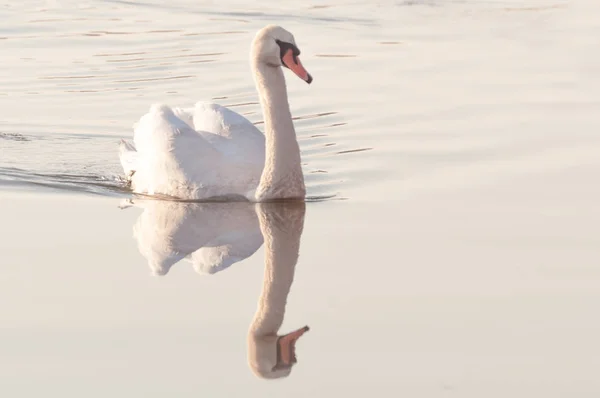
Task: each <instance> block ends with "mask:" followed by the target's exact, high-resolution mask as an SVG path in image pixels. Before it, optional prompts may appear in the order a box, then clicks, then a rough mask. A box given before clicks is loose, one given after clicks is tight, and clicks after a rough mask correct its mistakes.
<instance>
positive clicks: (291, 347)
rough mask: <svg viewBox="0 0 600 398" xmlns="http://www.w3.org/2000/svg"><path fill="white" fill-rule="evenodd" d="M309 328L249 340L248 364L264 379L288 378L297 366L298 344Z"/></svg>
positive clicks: (250, 336) (251, 335)
mask: <svg viewBox="0 0 600 398" xmlns="http://www.w3.org/2000/svg"><path fill="white" fill-rule="evenodd" d="M308 330H309V328H308V326H304V327H302V328H300V329H297V330H294V331H293V332H290V333H288V334H284V335H282V336H277V335H271V336H257V335H254V334H252V333H250V335H249V339H248V364H249V365H250V368H251V369H252V371H253V372H254V374H255V375H256V376H258V377H260V378H263V379H279V378H282V377H288V376H289V375H290V373H291V372H292V367H293V366H294V365H295V364H296V362H297V360H296V342H297V341H298V339H299V338H300V337H302V335H303V334H304V333H306V332H308Z"/></svg>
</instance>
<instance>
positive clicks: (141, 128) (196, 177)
mask: <svg viewBox="0 0 600 398" xmlns="http://www.w3.org/2000/svg"><path fill="white" fill-rule="evenodd" d="M133 139H134V146H135V149H136V151H137V156H136V169H135V174H134V175H133V177H132V185H133V188H134V190H135V191H137V192H145V193H149V194H166V195H171V196H177V197H191V196H193V195H194V194H193V192H194V191H197V190H200V189H203V190H204V191H205V193H206V196H213V195H215V194H218V192H212V191H211V189H212V190H213V191H214V190H215V189H218V188H219V186H220V183H221V181H220V178H221V176H223V175H228V173H227V170H226V169H225V168H224V166H226V165H227V164H226V163H224V162H223V155H222V154H221V153H220V152H219V151H218V150H216V149H215V148H213V146H212V145H211V144H210V143H209V142H208V141H207V140H206V139H204V138H203V136H202V135H201V134H200V133H199V132H197V131H195V130H194V129H193V128H191V127H190V126H189V125H188V124H187V123H186V122H185V121H184V120H182V119H180V118H179V117H178V116H177V115H176V113H175V112H174V111H173V110H172V109H171V108H169V107H168V106H164V105H154V106H152V107H151V108H150V111H149V112H148V113H147V114H145V115H144V116H142V117H141V119H140V121H139V122H138V123H137V125H136V126H135V131H134V137H133ZM221 184H222V185H225V181H223V182H222V183H221Z"/></svg>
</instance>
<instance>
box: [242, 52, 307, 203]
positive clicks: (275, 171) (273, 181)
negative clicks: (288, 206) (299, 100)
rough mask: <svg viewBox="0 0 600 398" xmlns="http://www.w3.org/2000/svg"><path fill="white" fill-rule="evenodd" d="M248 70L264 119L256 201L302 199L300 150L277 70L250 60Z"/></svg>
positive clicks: (304, 192) (277, 68)
mask: <svg viewBox="0 0 600 398" xmlns="http://www.w3.org/2000/svg"><path fill="white" fill-rule="evenodd" d="M252 69H253V71H254V79H255V83H256V88H257V90H258V94H259V97H260V104H261V107H262V111H263V115H264V120H265V140H266V148H265V149H266V154H265V166H264V169H263V173H262V175H261V178H260V183H259V185H258V188H257V190H256V194H255V197H256V200H257V201H264V200H269V199H282V198H304V196H305V194H306V189H305V186H304V176H303V174H302V163H301V159H300V147H299V146H298V141H297V139H296V131H295V130H294V123H293V121H292V114H291V112H290V106H289V103H288V96H287V89H286V85H285V78H284V76H283V71H282V70H281V68H280V67H272V66H268V65H266V64H264V63H262V62H260V61H258V60H253V62H252Z"/></svg>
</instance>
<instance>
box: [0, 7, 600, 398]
mask: <svg viewBox="0 0 600 398" xmlns="http://www.w3.org/2000/svg"><path fill="white" fill-rule="evenodd" d="M599 12H600V8H599V6H598V5H597V4H596V2H594V1H591V0H588V1H585V0H581V1H576V2H567V1H556V2H542V1H534V0H527V1H513V0H497V1H491V0H490V1H483V0H482V1H436V0H429V1H427V0H422V1H400V0H393V1H392V0H390V1H376V2H370V3H369V2H356V1H343V0H336V1H323V2H312V3H302V4H300V3H298V2H290V1H280V2H278V3H277V4H276V6H275V5H274V3H272V2H265V1H262V0H259V1H255V2H247V1H233V2H227V3H222V2H221V3H214V2H205V1H185V0H178V1H172V2H164V1H162V2H159V1H154V0H149V1H142V2H129V1H116V0H113V1H96V0H85V1H71V0H55V1H35V0H32V1H22V2H4V3H0V17H1V19H2V21H4V22H3V24H2V26H1V27H0V56H1V57H2V63H0V86H1V87H2V90H1V91H0V109H1V110H2V111H1V112H0V219H1V220H2V226H1V227H0V253H2V254H1V258H2V263H3V264H4V265H3V267H2V269H0V300H1V301H2V302H3V303H5V305H3V312H2V313H3V316H2V321H0V341H1V342H2V343H0V348H1V351H2V355H1V358H2V359H0V371H1V372H2V374H3V381H2V382H1V383H0V393H1V394H2V395H3V396H10V397H20V396H23V397H34V396H40V395H43V394H48V393H50V394H51V395H57V394H59V395H61V396H69V397H71V396H72V397H80V396H86V397H95V396H98V397H105V396H107V395H113V396H114V395H116V396H121V395H122V396H135V397H137V396H139V397H152V396H164V395H166V394H170V395H176V396H182V397H187V396H190V397H191V396H197V395H199V394H207V395H211V396H237V395H241V394H244V395H246V396H261V397H263V396H282V395H284V396H290V397H296V396H297V397H305V396H316V397H320V396H323V397H329V396H357V397H359V396H360V397H362V396H364V395H367V394H373V393H375V394H378V395H381V396H402V395H409V396H416V397H420V396H422V397H447V396H460V397H482V396H485V397H506V396H523V397H531V396H544V397H564V396H566V395H576V396H578V397H587V396H589V397H596V396H597V395H598V393H600V384H599V383H598V380H597V376H596V374H597V369H598V366H599V364H598V358H600V344H599V343H598V342H597V335H598V332H599V328H600V323H599V322H598V320H597V316H596V312H597V311H596V308H597V307H598V303H599V302H600V297H599V293H598V292H600V268H598V258H599V257H600V251H599V249H598V248H599V247H600V246H599V244H600V240H599V238H598V237H599V236H600V234H599V232H600V231H599V229H598V225H600V211H598V205H597V204H598V203H599V202H600V188H599V186H598V184H596V183H595V182H596V181H597V179H598V175H600V157H599V156H598V153H600V135H599V134H598V131H600V122H599V120H600V119H599V118H598V116H597V115H598V109H599V107H600V94H599V93H600V86H599V80H598V77H597V70H598V67H600V56H598V51H597V48H598V46H599V45H600V43H599V40H600V39H598V38H600V25H599V24H597V17H596V15H598V13H599ZM268 23H276V24H280V25H282V26H284V27H285V28H287V29H288V30H290V31H291V32H293V33H294V35H295V37H296V40H297V42H298V44H299V47H300V48H301V50H302V59H303V64H304V65H305V66H306V68H307V69H308V70H309V71H310V73H311V74H312V75H313V77H314V78H315V80H314V82H313V84H311V85H310V86H307V85H306V84H305V83H303V82H302V81H300V80H299V79H296V78H294V77H293V76H289V75H286V76H287V78H288V90H289V95H290V102H291V107H292V113H293V115H294V117H295V118H296V122H295V123H296V128H297V133H298V139H299V142H300V146H301V151H302V158H303V167H304V173H305V176H306V181H307V188H308V194H309V195H310V196H311V197H313V198H323V197H330V196H333V199H344V200H320V201H311V202H309V203H307V204H306V206H305V210H303V213H302V214H303V216H302V217H301V219H302V220H303V224H302V225H303V228H300V229H299V228H297V227H298V223H297V222H294V219H293V218H292V219H288V218H286V214H287V215H288V216H289V215H293V214H296V213H295V211H294V210H289V211H283V213H282V214H283V215H281V214H280V213H278V211H277V210H268V209H267V210H261V209H260V208H257V206H255V205H251V204H247V203H246V204H182V203H165V202H158V201H142V200H139V198H133V199H132V198H131V195H130V194H129V192H127V190H126V189H125V188H124V183H123V180H122V176H121V170H120V166H119V163H118V157H117V143H118V140H119V139H120V138H127V137H130V136H131V127H132V125H133V123H135V122H136V121H137V120H138V119H139V117H140V116H141V115H142V114H144V113H145V112H146V111H147V110H148V109H149V107H150V105H151V104H153V103H157V102H162V103H166V104H169V105H173V106H190V105H192V104H194V103H195V102H196V101H205V100H214V101H216V102H218V103H220V104H223V105H227V106H231V107H232V108H233V109H235V110H236V111H239V112H241V113H242V114H244V115H246V116H247V117H248V118H249V119H250V120H252V121H253V122H254V123H256V124H257V126H258V127H259V128H262V116H261V112H260V108H259V106H258V99H257V95H256V92H255V89H254V87H253V82H252V76H251V74H250V70H249V64H248V53H249V44H250V41H251V40H252V37H253V35H254V33H255V32H256V31H257V30H258V29H259V28H261V27H262V26H264V25H265V24H268ZM259 207H260V206H259ZM261 211H262V212H261ZM268 214H271V215H275V216H273V217H271V219H272V220H271V221H268V220H269V217H266V216H265V215H268ZM278 214H279V216H278ZM261 215H262V216H264V217H263V218H261ZM296 219H298V218H296ZM265 220H267V221H265ZM273 220H276V222H275V221H273ZM270 223H271V224H270ZM273 223H275V224H273ZM269 225H271V227H269ZM272 225H279V230H280V233H279V235H278V234H276V233H275V234H274V233H273V228H272ZM269 231H270V232H269ZM282 231H288V232H286V233H284V232H282ZM274 236H276V238H273V237H274ZM281 236H284V237H285V239H283V240H281V239H282V238H281ZM265 237H266V238H265ZM277 237H279V238H277ZM270 239H279V241H283V242H286V243H285V244H284V245H283V246H281V245H280V246H278V247H280V248H281V247H288V248H289V247H295V246H294V245H299V249H298V250H299V257H298V258H297V259H294V258H293V256H291V257H290V255H289V253H290V252H294V250H292V249H289V250H288V251H285V250H283V251H281V250H279V251H277V250H275V246H277V245H272V244H269V242H272V240H270ZM286 245H287V246H286ZM282 253H283V254H282ZM269 259H271V260H269ZM273 259H276V261H274V260H273ZM269 264H271V266H273V264H279V265H276V266H274V267H271V268H269V267H268V265H269ZM273 269H275V270H279V273H275V274H276V275H279V277H277V278H275V277H273V278H271V276H270V275H271V272H270V271H269V270H273ZM282 270H283V271H285V272H283V274H282V273H281V272H282ZM275 274H273V275H275ZM281 275H283V279H281V278H280V277H281ZM290 276H291V279H290ZM286 278H287V279H286ZM273 280H275V281H276V282H277V283H273V284H271V285H269V281H273ZM282 280H283V282H281V281H282ZM290 280H292V282H290ZM269 286H270V287H273V286H278V287H281V286H284V287H283V288H277V289H274V290H269V289H270V288H269ZM285 286H288V287H289V288H285ZM265 292H267V293H268V292H275V293H277V294H275V295H274V296H271V295H269V294H265ZM265 308H266V309H269V308H270V309H272V312H271V313H273V314H278V315H277V317H275V318H269V319H275V320H276V321H275V322H274V324H277V322H279V321H280V322H282V324H281V325H279V327H276V328H275V329H273V330H276V333H277V334H279V335H284V334H285V333H288V332H290V331H292V330H295V329H298V328H301V327H303V326H304V325H308V326H309V327H310V331H309V332H307V333H305V335H304V336H302V337H301V339H300V340H299V341H298V343H297V346H296V356H297V360H298V362H297V363H296V364H294V365H293V367H292V368H291V372H290V374H289V375H287V377H284V378H283V379H279V380H278V381H277V382H270V381H268V380H265V379H264V378H263V377H264V376H265V375H264V374H262V375H261V373H260V371H258V372H257V371H256V369H257V368H256V367H254V366H253V365H252V363H253V362H252V360H251V359H252V358H253V356H256V355H257V353H260V352H262V351H260V349H259V348H257V347H262V346H261V345H260V344H259V342H260V341H261V340H260V339H258V338H257V339H255V340H253V338H252V336H256V334H253V333H252V330H254V329H253V327H252V325H256V324H257V323H256V320H257V319H258V318H260V317H258V316H257V314H259V315H260V314H261V313H263V312H261V309H262V310H264V309H265ZM267 313H269V312H268V311H267ZM277 320H279V321H277ZM276 326H277V325H276ZM253 341H254V342H255V343H253ZM253 344H254V345H253ZM273 347H275V346H273V345H268V347H266V348H264V347H263V348H264V349H265V350H266V351H265V352H267V351H268V352H271V356H270V357H269V358H271V360H273V358H275V359H274V361H275V363H278V364H279V365H281V363H280V361H279V360H278V359H277V358H278V357H277V355H275V357H273V355H272V354H273V351H272V349H273ZM269 350H271V351H269ZM255 354H256V355H255ZM275 354H277V353H276V352H275ZM259 356H260V355H259ZM267 356H268V355H267ZM282 358H283V357H281V358H279V359H280V360H281V359H282ZM283 360H284V362H285V358H284V359H283ZM271 365H272V364H271ZM271 365H269V366H271ZM284 368H285V367H284ZM278 369H281V366H279V367H278ZM284 373H285V372H284Z"/></svg>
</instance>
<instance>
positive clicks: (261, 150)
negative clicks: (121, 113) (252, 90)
mask: <svg viewBox="0 0 600 398" xmlns="http://www.w3.org/2000/svg"><path fill="white" fill-rule="evenodd" d="M299 54H300V50H298V47H296V42H295V40H294V36H293V35H292V34H291V33H289V32H288V31H286V30H285V29H283V28H281V27H279V26H274V25H269V26H266V27H265V28H263V29H261V30H260V31H258V33H257V34H256V36H255V38H254V40H253V42H252V47H251V52H250V64H251V68H252V71H253V75H254V81H255V84H256V88H257V90H258V94H259V98H260V104H261V107H262V110H263V114H264V120H265V134H264V135H263V134H262V133H261V132H260V131H259V130H258V129H257V128H256V127H255V126H254V125H253V124H252V123H251V122H250V121H249V120H248V119H246V118H245V117H243V116H242V115H240V114H238V113H236V112H234V111H232V110H230V109H227V108H225V107H222V106H220V105H217V104H211V103H198V104H196V106H195V108H193V109H181V108H169V107H168V106H166V105H153V106H152V107H151V108H150V111H149V112H148V113H147V114H146V115H144V116H142V118H141V119H140V120H139V122H138V123H137V124H136V126H135V127H134V137H133V142H128V141H125V140H122V141H121V143H120V149H119V151H120V160H121V165H122V166H123V170H124V172H125V174H127V175H128V178H129V181H130V183H131V187H132V189H133V191H134V192H136V193H142V194H149V195H165V196H170V197H174V198H178V199H187V200H200V199H208V198H215V197H230V196H242V197H244V198H246V199H248V200H250V201H256V202H261V201H267V200H271V199H284V198H293V199H299V198H304V196H305V194H306V189H305V186H304V176H303V175H302V167H301V160H300V149H299V146H298V141H297V139H296V132H295V130H294V124H293V121H292V115H291V112H290V108H289V103H288V98H287V89H286V85H285V78H284V76H283V71H282V69H281V66H285V67H287V68H289V69H290V70H291V71H292V72H294V73H295V74H296V75H297V76H299V77H300V78H301V79H302V80H304V81H306V82H307V83H309V84H310V82H311V81H312V77H311V75H310V74H309V73H308V72H307V71H306V69H304V67H303V66H302V63H301V62H300V60H299V58H298V55H299Z"/></svg>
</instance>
